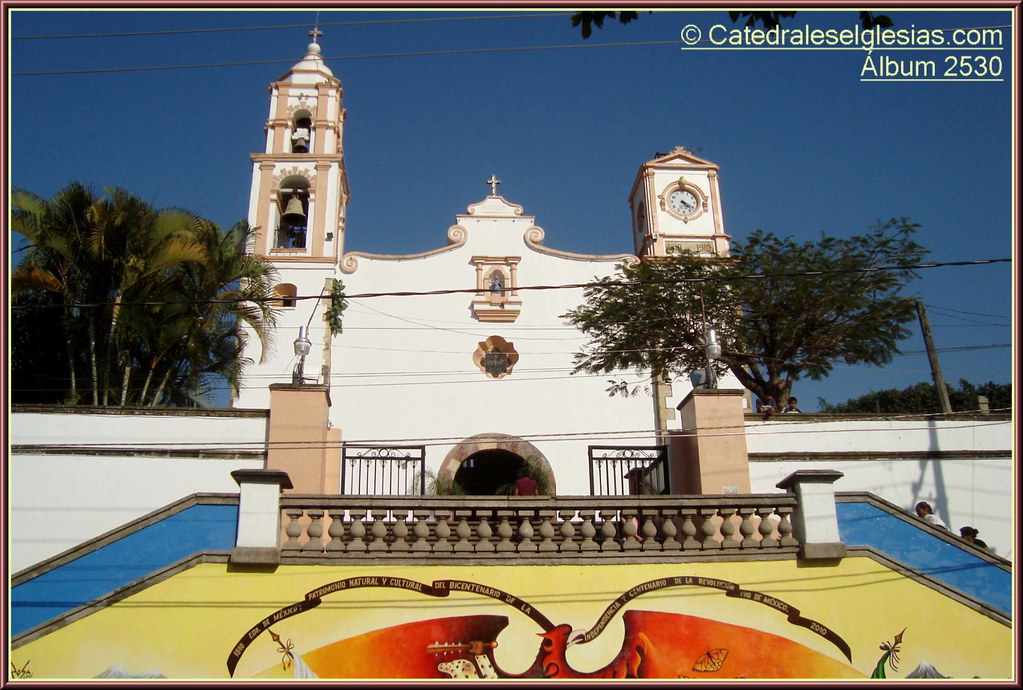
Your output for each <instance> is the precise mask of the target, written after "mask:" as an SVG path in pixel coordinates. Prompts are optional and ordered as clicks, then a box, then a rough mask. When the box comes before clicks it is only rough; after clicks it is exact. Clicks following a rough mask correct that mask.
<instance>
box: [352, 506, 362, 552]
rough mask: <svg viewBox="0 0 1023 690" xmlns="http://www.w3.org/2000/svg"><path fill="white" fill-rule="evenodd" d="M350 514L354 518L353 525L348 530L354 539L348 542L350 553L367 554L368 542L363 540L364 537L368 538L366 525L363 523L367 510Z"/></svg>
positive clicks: (354, 511)
mask: <svg viewBox="0 0 1023 690" xmlns="http://www.w3.org/2000/svg"><path fill="white" fill-rule="evenodd" d="M349 514H350V515H351V517H352V524H351V526H349V528H348V534H349V535H350V536H351V538H352V539H351V541H349V542H348V552H349V553H365V552H366V542H365V540H363V537H365V536H366V525H364V524H363V522H362V521H363V520H364V519H365V517H366V512H365V508H363V509H362V510H353V511H349Z"/></svg>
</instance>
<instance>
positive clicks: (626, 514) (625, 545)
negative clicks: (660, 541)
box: [622, 508, 643, 551]
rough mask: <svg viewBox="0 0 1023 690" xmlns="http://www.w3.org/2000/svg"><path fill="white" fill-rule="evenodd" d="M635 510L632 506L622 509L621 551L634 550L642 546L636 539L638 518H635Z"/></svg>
mask: <svg viewBox="0 0 1023 690" xmlns="http://www.w3.org/2000/svg"><path fill="white" fill-rule="evenodd" d="M636 513H637V511H636V510H634V509H632V508H626V509H624V510H622V533H623V534H624V536H623V537H622V550H623V551H636V550H639V549H641V548H643V546H642V544H640V543H639V539H637V538H636V537H637V532H638V531H639V530H638V529H637V528H638V525H639V520H638V519H637V518H636Z"/></svg>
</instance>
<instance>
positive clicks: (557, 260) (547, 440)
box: [331, 216, 653, 494]
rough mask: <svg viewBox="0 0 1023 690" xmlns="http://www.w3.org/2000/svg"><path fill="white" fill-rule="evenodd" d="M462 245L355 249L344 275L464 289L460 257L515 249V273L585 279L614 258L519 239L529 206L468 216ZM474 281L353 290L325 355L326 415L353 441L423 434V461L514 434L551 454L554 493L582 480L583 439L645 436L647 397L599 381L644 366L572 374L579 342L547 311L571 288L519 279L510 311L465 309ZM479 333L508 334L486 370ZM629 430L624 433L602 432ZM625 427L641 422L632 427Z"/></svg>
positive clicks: (574, 292)
mask: <svg viewBox="0 0 1023 690" xmlns="http://www.w3.org/2000/svg"><path fill="white" fill-rule="evenodd" d="M458 220H459V224H460V225H462V226H463V227H465V229H466V234H467V239H466V242H465V244H464V246H461V247H458V248H456V249H454V250H452V251H448V252H442V253H439V254H434V255H431V256H426V257H419V258H406V259H403V260H388V259H379V258H371V257H359V258H358V261H359V266H358V269H357V270H356V271H355V272H354V273H352V274H351V275H348V276H346V277H345V283H346V285H347V286H348V287H349V289H350V292H352V293H367V292H371V293H374V292H394V291H405V290H414V291H430V290H445V289H472V288H474V287H475V285H476V269H475V265H474V263H473V261H472V259H473V257H478V256H489V257H506V256H514V257H520V258H521V261H519V262H518V264H517V267H516V268H517V284H518V285H520V286H532V285H561V284H573V283H584V282H588V281H591V280H593V279H594V277H595V276H602V275H607V274H608V273H610V272H611V271H612V270H613V268H614V266H615V263H616V262H615V260H592V259H582V258H578V259H572V258H566V257H563V256H552V255H548V254H544V253H541V252H540V251H538V250H536V249H534V248H531V247H529V246H527V244H526V243H525V241H524V240H523V234H524V233H525V231H526V230H527V229H528V228H530V227H531V225H532V221H531V219H529V218H528V217H526V218H522V217H505V218H493V217H490V218H469V217H466V216H460V217H459V218H458ZM474 296H475V295H474V293H471V292H462V293H456V294H450V295H429V296H415V297H379V298H373V299H367V300H353V301H352V305H351V306H350V307H349V309H348V311H347V312H346V313H345V332H344V333H343V334H342V335H340V336H339V337H338V338H337V339H336V341H335V348H334V351H333V354H332V376H331V396H332V403H333V406H332V408H331V421H332V423H333V424H334V425H335V426H338V427H340V428H341V430H342V436H343V438H344V439H346V440H349V441H353V442H384V441H390V442H395V443H397V442H412V443H418V442H420V441H423V440H425V442H426V443H428V444H430V445H429V448H428V451H427V466H428V469H431V470H433V471H436V470H437V469H438V468H439V467H440V464H441V462H442V461H443V460H444V457H445V456H446V455H447V453H448V452H449V451H450V450H451V449H452V448H453V447H454V444H455V443H457V442H458V441H460V440H462V439H464V438H468V437H470V436H475V435H477V434H483V433H502V434H509V435H512V436H518V437H522V438H524V439H526V440H528V441H530V442H531V443H533V445H535V446H536V447H537V448H538V449H539V450H540V451H541V452H542V453H543V454H544V455H545V456H546V459H547V460H548V461H549V462H550V463H551V466H552V468H553V470H554V474H555V477H556V481H557V486H558V492H559V493H568V494H585V493H588V492H589V484H588V469H587V468H588V465H587V446H588V445H591V444H596V445H600V444H615V443H619V444H621V443H627V444H628V445H648V444H650V443H652V431H651V429H652V426H653V422H652V417H653V411H652V410H653V407H652V401H651V399H650V397H649V395H645V394H641V395H638V396H636V397H634V398H630V399H622V398H619V397H615V398H609V396H608V394H607V392H606V388H607V387H608V385H609V384H608V383H607V381H608V379H611V378H615V379H616V380H617V379H623V378H624V379H626V380H628V381H629V382H630V383H633V384H638V385H639V386H640V387H643V386H644V385H646V384H647V383H648V381H647V380H646V379H645V377H642V376H637V375H635V374H633V373H631V372H627V373H622V374H618V375H616V376H610V375H602V376H590V375H584V374H578V375H574V376H573V375H571V369H572V353H573V352H574V351H575V350H576V349H578V347H579V346H580V345H582V343H583V342H584V340H583V338H582V336H581V334H580V333H579V332H578V331H576V330H575V329H574V328H572V327H571V326H569V325H568V324H567V323H565V322H564V320H563V319H561V318H560V315H561V314H563V313H564V312H566V311H568V310H569V309H571V308H573V307H575V306H578V304H579V303H580V302H581V301H582V290H581V289H578V288H577V289H564V290H544V291H533V290H522V291H520V292H519V294H518V296H517V299H520V300H521V302H522V304H521V312H520V314H519V315H518V317H517V319H516V320H515V321H514V322H512V323H492V322H480V321H478V320H477V319H476V318H475V317H474V315H473V311H472V301H473V298H474ZM489 336H500V337H502V338H504V339H505V340H506V341H508V342H510V343H512V344H513V346H514V348H515V351H516V352H517V353H518V355H519V359H518V362H517V363H516V364H515V365H514V368H513V370H512V372H511V373H510V374H509V375H507V376H505V377H503V378H500V379H493V378H489V377H488V376H487V375H486V374H484V372H482V371H481V370H480V369H479V368H478V367H477V366H476V365H475V364H474V362H473V353H474V352H475V351H476V350H477V348H478V347H479V346H480V343H481V342H482V341H485V340H486V339H487V338H488V337H489ZM624 430H628V431H632V432H634V433H632V434H630V435H626V436H622V435H611V436H603V434H605V433H607V432H615V431H624ZM635 432H640V433H639V434H638V435H637V434H636V433H635Z"/></svg>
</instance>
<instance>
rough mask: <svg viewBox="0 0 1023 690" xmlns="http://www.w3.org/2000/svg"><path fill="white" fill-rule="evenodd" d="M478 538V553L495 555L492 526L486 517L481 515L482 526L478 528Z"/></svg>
mask: <svg viewBox="0 0 1023 690" xmlns="http://www.w3.org/2000/svg"><path fill="white" fill-rule="evenodd" d="M476 536H477V537H478V538H479V540H478V541H477V542H476V551H477V552H479V553H493V552H494V541H493V539H492V538H491V537H493V536H494V530H493V528H492V527H491V526H490V522H489V520H488V519H487V516H486V515H480V524H479V526H477V527H476Z"/></svg>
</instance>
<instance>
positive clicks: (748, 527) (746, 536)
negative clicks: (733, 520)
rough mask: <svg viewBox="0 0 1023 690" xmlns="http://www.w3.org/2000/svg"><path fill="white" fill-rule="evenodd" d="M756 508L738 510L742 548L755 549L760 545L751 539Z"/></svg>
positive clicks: (754, 527) (754, 528)
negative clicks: (740, 519)
mask: <svg viewBox="0 0 1023 690" xmlns="http://www.w3.org/2000/svg"><path fill="white" fill-rule="evenodd" d="M756 512H757V509H756V508H739V517H741V518H742V522H741V523H740V524H739V533H740V534H741V535H742V548H744V549H755V548H758V547H760V546H761V545H762V542H759V541H757V540H756V539H754V538H753V533H754V532H756V526H755V525H754V524H753V516H754V515H756Z"/></svg>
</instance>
